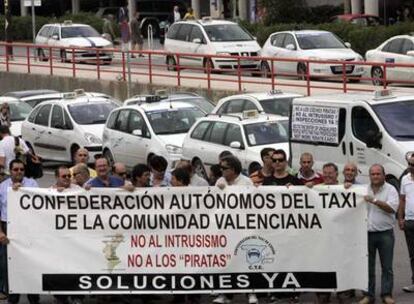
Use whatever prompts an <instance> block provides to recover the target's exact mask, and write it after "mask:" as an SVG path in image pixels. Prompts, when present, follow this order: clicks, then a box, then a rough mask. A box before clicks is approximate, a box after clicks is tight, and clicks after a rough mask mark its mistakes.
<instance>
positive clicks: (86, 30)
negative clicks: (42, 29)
mask: <svg viewBox="0 0 414 304" xmlns="http://www.w3.org/2000/svg"><path fill="white" fill-rule="evenodd" d="M99 36H100V35H99V33H98V32H97V31H96V30H95V29H94V28H92V27H90V26H67V27H62V38H75V37H99Z"/></svg>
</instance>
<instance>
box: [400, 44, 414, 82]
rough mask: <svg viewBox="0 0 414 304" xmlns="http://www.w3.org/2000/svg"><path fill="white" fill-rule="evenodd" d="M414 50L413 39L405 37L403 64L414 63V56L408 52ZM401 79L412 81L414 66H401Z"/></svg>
mask: <svg viewBox="0 0 414 304" xmlns="http://www.w3.org/2000/svg"><path fill="white" fill-rule="evenodd" d="M412 51H414V42H413V41H412V40H411V39H407V38H406V39H404V44H403V46H402V52H401V53H402V54H401V62H400V63H401V64H411V65H414V56H412V55H408V54H407V53H408V52H412ZM400 77H401V78H400V79H401V80H404V81H410V80H411V81H412V80H413V79H414V68H413V67H405V68H401V76H400Z"/></svg>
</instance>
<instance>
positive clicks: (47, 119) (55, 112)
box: [21, 92, 118, 162]
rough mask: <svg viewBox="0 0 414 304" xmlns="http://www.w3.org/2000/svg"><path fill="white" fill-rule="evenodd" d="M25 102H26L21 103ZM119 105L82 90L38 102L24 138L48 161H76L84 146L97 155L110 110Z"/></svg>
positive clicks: (99, 152) (25, 124)
mask: <svg viewBox="0 0 414 304" xmlns="http://www.w3.org/2000/svg"><path fill="white" fill-rule="evenodd" d="M21 104H24V103H21ZM116 107H118V105H117V104H116V103H115V102H114V101H112V100H111V99H107V98H103V97H91V96H87V95H85V94H82V93H80V92H72V93H65V94H64V95H63V98H62V99H54V100H49V101H45V102H43V103H41V104H39V105H37V106H36V107H35V108H34V109H33V110H32V111H31V112H30V115H29V116H28V118H27V119H26V120H25V121H24V122H23V124H22V137H23V139H24V140H25V141H26V142H27V144H28V145H29V146H30V147H31V148H32V149H33V150H34V151H35V153H36V154H37V155H39V156H40V157H42V158H43V159H47V160H55V161H64V162H73V159H74V153H75V152H76V150H77V149H78V148H80V147H83V148H86V149H87V150H88V151H89V153H90V154H91V156H92V157H91V158H90V159H91V160H92V161H93V156H95V155H96V154H101V153H102V132H103V127H104V124H105V122H106V119H107V117H108V115H109V113H110V112H111V111H112V110H113V109H115V108H116Z"/></svg>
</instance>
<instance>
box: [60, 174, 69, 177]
mask: <svg viewBox="0 0 414 304" xmlns="http://www.w3.org/2000/svg"><path fill="white" fill-rule="evenodd" d="M60 177H61V178H72V174H63V175H61V176H60Z"/></svg>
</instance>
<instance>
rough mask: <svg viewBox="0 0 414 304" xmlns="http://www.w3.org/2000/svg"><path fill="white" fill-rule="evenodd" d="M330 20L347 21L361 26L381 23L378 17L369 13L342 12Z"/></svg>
mask: <svg viewBox="0 0 414 304" xmlns="http://www.w3.org/2000/svg"><path fill="white" fill-rule="evenodd" d="M331 22H348V23H352V24H358V25H363V26H376V25H379V24H383V22H382V20H381V18H380V17H378V16H377V15H371V14H343V15H336V16H333V17H332V18H331Z"/></svg>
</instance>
